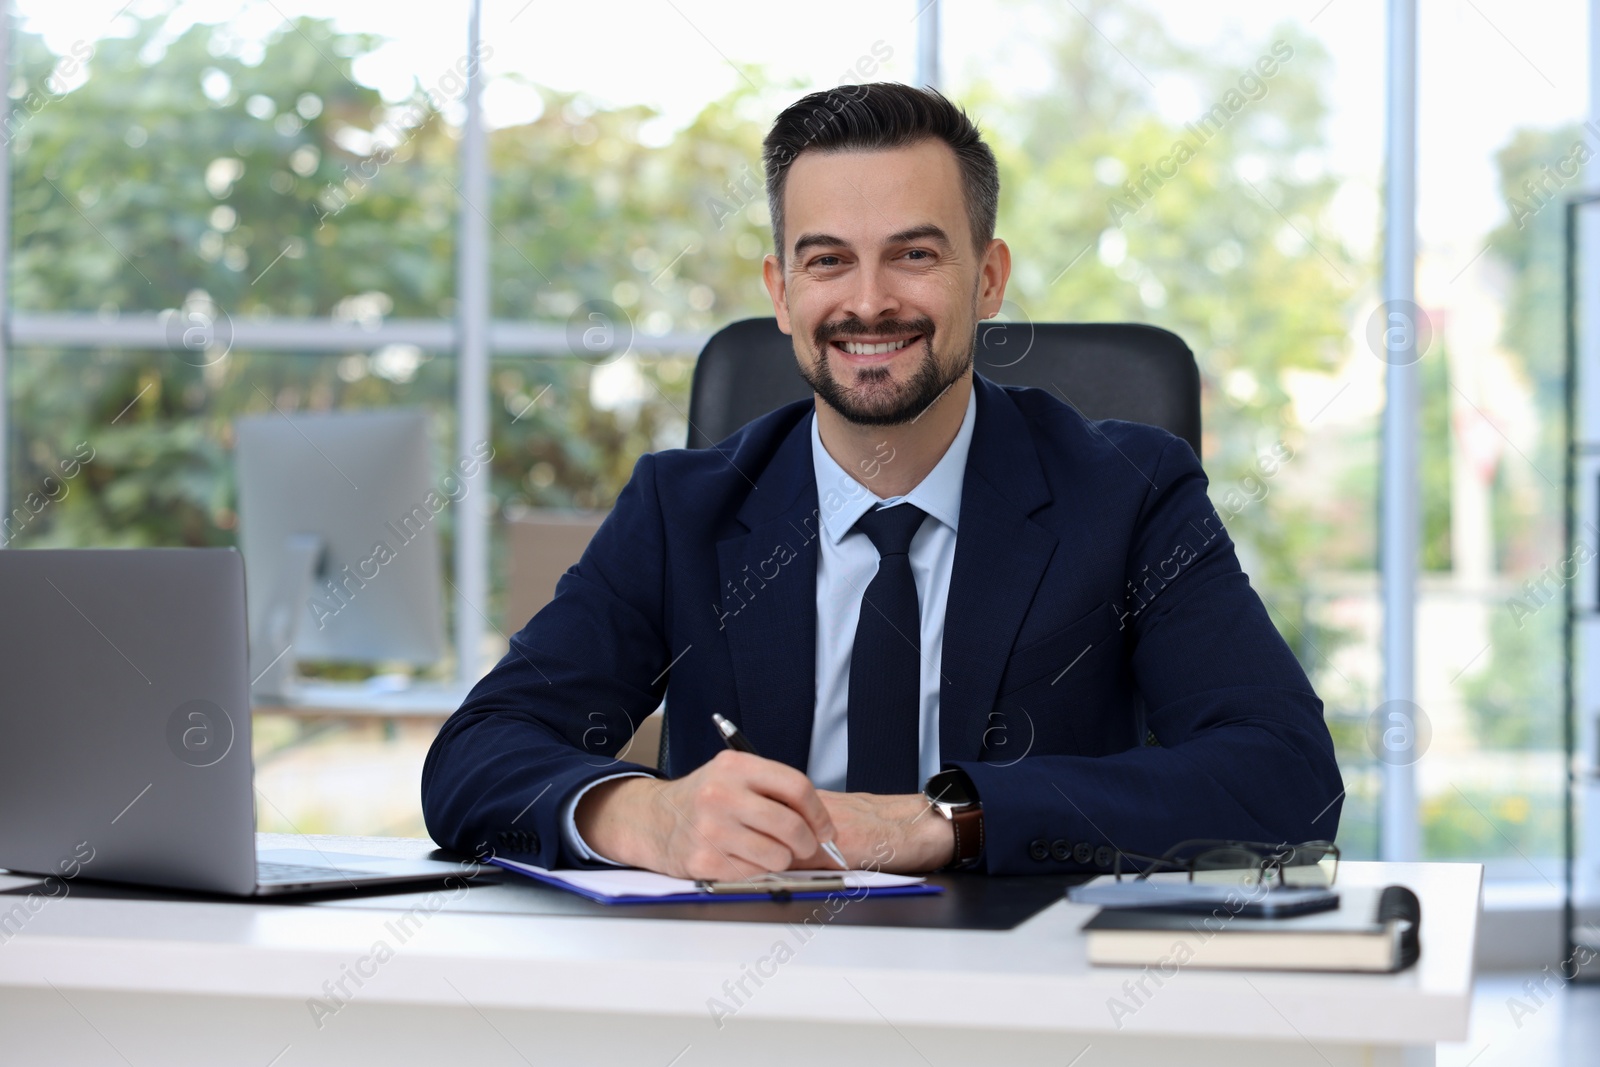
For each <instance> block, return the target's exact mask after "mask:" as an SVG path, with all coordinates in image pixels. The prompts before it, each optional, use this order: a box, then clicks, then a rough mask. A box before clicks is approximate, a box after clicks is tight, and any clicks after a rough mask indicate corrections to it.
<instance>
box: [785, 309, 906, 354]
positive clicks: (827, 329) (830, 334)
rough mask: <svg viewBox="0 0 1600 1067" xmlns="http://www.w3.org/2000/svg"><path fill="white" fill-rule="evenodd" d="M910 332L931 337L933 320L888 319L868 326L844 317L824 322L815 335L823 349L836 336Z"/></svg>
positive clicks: (858, 320) (892, 334)
mask: <svg viewBox="0 0 1600 1067" xmlns="http://www.w3.org/2000/svg"><path fill="white" fill-rule="evenodd" d="M908 333H920V334H922V336H923V337H924V338H931V337H932V336H933V320H932V319H930V318H927V317H926V316H924V317H923V318H920V319H888V320H885V321H884V322H880V323H878V324H877V325H876V326H868V325H866V324H865V323H863V322H862V321H861V320H860V319H844V320H843V321H841V322H825V323H823V324H822V325H820V326H818V327H817V328H816V331H815V333H814V336H815V339H816V342H817V349H818V351H821V350H822V349H823V348H825V347H827V344H828V342H829V341H831V340H833V339H834V338H835V337H845V336H850V337H895V336H902V337H903V336H904V335H906V334H908Z"/></svg>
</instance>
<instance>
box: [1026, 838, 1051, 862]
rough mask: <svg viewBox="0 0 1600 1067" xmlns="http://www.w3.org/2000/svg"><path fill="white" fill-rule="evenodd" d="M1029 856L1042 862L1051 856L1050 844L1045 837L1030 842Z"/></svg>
mask: <svg viewBox="0 0 1600 1067" xmlns="http://www.w3.org/2000/svg"><path fill="white" fill-rule="evenodd" d="M1028 858H1029V859H1031V860H1035V861H1038V862H1041V863H1042V862H1043V861H1045V860H1047V859H1049V858H1050V846H1049V845H1047V844H1045V843H1044V839H1043V838H1037V837H1036V838H1034V839H1033V840H1032V841H1029V842H1028Z"/></svg>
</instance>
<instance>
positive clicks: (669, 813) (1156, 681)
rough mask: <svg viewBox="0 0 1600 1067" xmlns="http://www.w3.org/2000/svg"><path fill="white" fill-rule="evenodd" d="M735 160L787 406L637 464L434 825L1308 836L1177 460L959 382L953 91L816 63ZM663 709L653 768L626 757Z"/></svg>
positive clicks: (1293, 723) (463, 716)
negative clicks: (748, 155)
mask: <svg viewBox="0 0 1600 1067" xmlns="http://www.w3.org/2000/svg"><path fill="white" fill-rule="evenodd" d="M765 161H766V166H767V194H768V199H769V204H770V207H771V212H772V223H773V239H774V249H775V254H774V255H771V256H768V257H767V258H766V261H765V263H764V264H763V277H764V280H765V282H766V286H767V290H768V292H769V293H770V294H771V296H772V305H773V309H774V311H775V312H776V314H777V318H778V324H779V326H780V327H781V328H782V329H783V330H784V331H785V332H786V333H789V334H791V335H792V336H793V338H794V351H795V359H796V362H797V365H798V368H799V372H800V374H801V375H802V376H803V377H804V378H805V380H806V381H807V383H809V384H810V386H811V388H812V390H813V392H814V394H815V396H814V399H812V400H807V401H805V402H802V403H798V404H791V405H788V406H787V407H784V408H780V409H779V410H777V411H774V412H772V413H771V414H769V415H766V416H763V417H762V418H759V419H757V420H756V421H754V422H752V423H751V424H750V425H748V426H746V427H745V428H743V429H742V430H740V431H739V432H737V433H735V434H734V435H733V436H732V437H730V438H728V439H727V440H726V441H723V442H721V443H720V444H719V445H718V446H717V447H716V448H713V449H706V450H701V451H687V450H673V451H668V452H661V453H655V454H651V455H646V456H643V457H641V458H640V460H639V462H638V465H637V466H636V467H635V469H634V474H633V477H632V479H631V480H630V482H629V483H628V485H627V487H626V488H625V489H624V491H623V493H622V495H621V496H620V497H619V499H618V501H617V505H616V508H615V510H614V511H613V512H612V513H611V515H610V516H609V517H608V518H607V520H606V522H605V523H604V524H603V525H602V527H601V528H600V530H599V532H598V533H597V534H596V535H595V538H594V540H593V542H592V543H591V545H590V546H589V549H588V550H587V551H586V552H585V553H584V556H583V558H582V560H580V561H579V563H578V564H577V565H576V566H574V567H573V568H572V569H571V570H569V571H568V572H567V574H566V575H565V576H563V578H562V579H561V582H560V584H559V586H558V588H557V592H556V597H555V599H554V600H553V601H552V602H551V603H550V605H549V606H547V607H546V608H545V609H543V610H542V611H540V613H539V614H538V615H537V616H536V617H534V618H533V619H532V620H531V621H530V622H529V623H528V625H527V626H526V627H524V628H523V629H522V630H521V631H520V632H518V633H517V634H516V635H515V636H513V637H512V639H511V651H510V652H509V654H508V655H507V656H506V657H505V659H503V660H502V661H501V662H500V664H499V665H497V666H496V667H495V669H494V670H493V671H492V672H490V674H489V675H488V676H486V677H485V678H484V679H483V681H482V682H480V683H479V684H478V686H477V687H476V688H475V689H474V690H473V692H472V693H471V695H470V696H469V697H468V698H467V701H466V702H465V703H464V704H463V705H462V707H461V709H460V710H459V711H458V712H457V713H456V714H455V715H454V716H453V717H452V718H451V719H450V721H449V722H448V723H446V724H445V727H444V728H443V730H441V732H440V734H439V737H438V739H437V740H436V741H435V743H434V746H433V749H432V751H431V752H430V753H429V755H428V760H427V764H426V766H425V767H424V770H423V807H424V813H425V815H426V817H427V821H428V828H429V831H430V832H431V833H432V834H433V836H434V838H435V839H436V840H438V841H439V842H440V843H441V844H444V845H446V846H448V847H453V848H456V849H458V850H461V851H464V852H472V853H478V852H481V851H483V850H485V849H493V850H495V851H497V852H499V853H501V854H503V855H507V856H510V857H512V858H517V859H521V860H524V861H527V862H532V863H536V864H539V865H542V866H547V867H558V866H575V865H598V864H606V863H619V864H627V865H632V866H638V867H646V868H650V869H653V870H659V871H663V872H666V873H669V874H676V875H681V876H688V877H703V878H727V877H736V876H744V875H748V874H751V873H754V872H758V871H773V870H784V869H789V868H795V867H828V866H832V864H831V863H830V862H829V861H828V860H827V858H826V856H825V854H824V853H823V852H822V851H821V845H822V844H823V843H825V842H833V843H835V844H836V845H837V846H838V848H839V849H840V850H841V851H842V853H843V855H844V856H845V858H846V860H847V862H849V863H850V864H851V865H852V866H862V865H872V866H876V867H882V868H883V869H886V870H895V871H930V870H935V869H939V868H945V867H964V868H975V869H981V870H986V871H989V872H991V873H1004V874H1016V873H1035V872H1046V871H1051V872H1055V871H1076V870H1082V871H1095V870H1104V869H1106V868H1108V867H1109V866H1110V865H1111V861H1112V857H1113V855H1114V850H1115V849H1125V850H1128V851H1130V852H1136V853H1159V852H1161V851H1163V850H1165V849H1166V848H1168V847H1169V846H1171V845H1173V844H1175V843H1177V842H1179V841H1181V840H1184V839H1188V838H1206V837H1210V838H1230V839H1235V840H1253V841H1266V842H1282V841H1286V842H1298V841H1302V840H1308V839H1312V838H1330V839H1331V838H1332V837H1334V835H1335V832H1336V830H1337V826H1338V819H1339V809H1340V800H1341V798H1342V796H1343V787H1342V785H1341V782H1340V777H1339V771H1338V768H1337V766H1336V765H1335V763H1334V758H1333V746H1332V742H1331V740H1330V738H1329V735H1328V731H1327V728H1326V726H1325V725H1324V723H1323V719H1322V705H1321V702H1320V701H1319V700H1318V699H1317V697H1316V694H1315V693H1314V692H1313V691H1312V689H1311V686H1310V684H1309V683H1308V682H1307V680H1306V677H1305V674H1304V672H1303V671H1302V670H1301V669H1300V667H1299V665H1298V664H1297V663H1296V662H1295V659H1294V657H1293V655H1292V654H1291V653H1290V651H1289V649H1288V647H1287V646H1286V645H1285V644H1284V642H1283V640H1282V639H1281V638H1280V637H1279V636H1278V633H1277V631H1276V630H1275V629H1274V628H1273V626H1272V624H1271V621H1270V620H1269V619H1268V617H1267V614H1266V611H1265V610H1264V608H1263V607H1262V604H1261V601H1260V599H1259V598H1258V597H1257V596H1256V594H1255V593H1254V592H1253V591H1252V590H1251V588H1250V584H1249V580H1248V579H1247V578H1246V576H1245V575H1244V573H1243V572H1242V571H1241V570H1240V568H1239V564H1238V560H1237V558H1236V556H1235V553H1234V550H1233V545H1232V542H1231V541H1230V539H1229V538H1228V535H1227V532H1226V531H1225V530H1224V529H1223V528H1222V523H1221V520H1220V518H1219V517H1218V516H1217V513H1216V511H1215V509H1214V508H1212V507H1211V505H1210V503H1209V502H1208V500H1207V498H1206V492H1205V489H1206V479H1205V475H1204V473H1203V472H1202V471H1201V468H1200V464H1199V462H1198V461H1197V459H1196V458H1195V455H1194V453H1193V451H1192V450H1191V449H1190V448H1189V446H1188V445H1187V444H1185V443H1184V442H1183V441H1182V440H1179V439H1178V438H1176V437H1174V436H1172V435H1171V434H1169V433H1166V432H1165V431H1162V430H1158V429H1155V428H1153V427H1149V426H1141V425H1136V424H1133V423H1126V422H1100V423H1095V422H1089V421H1087V420H1085V419H1084V418H1083V417H1082V416H1081V415H1079V414H1078V413H1077V412H1076V411H1075V410H1073V409H1072V408H1071V407H1069V406H1068V405H1066V404H1064V403H1062V402H1060V401H1059V400H1057V399H1055V398H1054V397H1052V396H1050V395H1049V394H1047V393H1044V392H1041V391H1039V390H1032V389H1011V388H1001V387H998V386H996V385H993V384H991V383H989V382H987V381H984V380H983V379H982V378H979V377H977V376H975V375H974V373H973V351H974V345H975V341H976V331H977V324H978V323H979V322H980V321H981V320H982V319H984V318H988V317H992V316H994V315H995V314H997V313H998V312H999V309H1000V304H1001V301H1002V299H1003V298H1004V296H1005V288H1006V282H1007V280H1008V278H1009V276H1010V272H1011V255H1010V251H1009V250H1008V249H1007V247H1006V244H1005V242H1004V241H1002V240H1000V239H998V238H996V237H995V236H994V229H995V217H996V211H997V206H998V201H999V194H1000V183H999V176H998V173H997V169H996V166H995V159H994V155H993V153H992V152H991V151H990V149H989V147H988V146H987V145H986V144H985V143H984V142H983V140H982V138H981V136H980V135H979V132H978V130H977V128H976V127H975V126H974V125H973V124H972V123H971V121H970V120H969V119H968V118H967V116H966V115H965V114H964V113H963V112H962V111H960V110H959V109H958V108H956V107H955V106H953V105H952V104H951V103H949V101H947V100H945V98H944V97H942V96H940V95H939V94H938V93H935V92H932V91H924V90H918V89H913V88H910V87H908V86H904V85H897V84H888V83H878V84H871V85H862V86H847V87H841V88H839V89H835V90H831V91H829V92H825V93H816V94H812V95H811V96H808V97H806V98H804V99H803V100H800V101H799V102H797V103H796V104H794V105H793V106H791V107H790V108H788V109H787V110H785V111H784V112H783V114H781V115H780V116H778V119H777V121H776V122H775V123H774V125H773V128H772V130H771V132H770V134H769V135H768V137H767V140H766V144H765ZM663 699H664V700H665V702H666V708H667V718H666V730H665V735H664V738H663V742H662V749H663V751H662V761H661V762H662V768H661V769H660V770H656V769H654V768H647V767H644V766H640V765H638V764H632V763H629V762H627V761H626V746H627V744H628V742H629V739H630V738H631V736H632V734H633V730H634V727H635V726H636V725H637V723H638V722H640V721H641V720H642V719H643V718H644V717H645V716H646V715H648V714H649V713H650V712H651V711H652V710H654V709H655V708H656V707H657V705H658V704H659V703H661V701H662V700H663ZM713 713H720V714H721V715H722V716H724V717H726V718H727V719H729V720H731V721H732V722H734V723H736V724H738V726H739V727H740V728H741V730H742V731H743V733H744V734H745V735H746V736H747V737H748V739H749V740H750V742H751V743H752V746H753V747H754V748H755V750H756V751H757V752H760V753H761V755H760V756H756V755H753V754H749V753H745V752H734V751H726V750H725V749H724V746H723V742H722V738H721V736H720V735H719V733H718V730H717V728H716V726H715V725H714V723H713V720H712V715H713Z"/></svg>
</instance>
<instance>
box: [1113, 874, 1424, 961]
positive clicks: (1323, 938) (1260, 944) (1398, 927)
mask: <svg viewBox="0 0 1600 1067" xmlns="http://www.w3.org/2000/svg"><path fill="white" fill-rule="evenodd" d="M1421 918H1422V906H1421V904H1420V903H1419V902H1418V900H1417V896H1416V894H1415V893H1413V892H1411V890H1409V889H1407V888H1405V887H1404V886H1398V885H1392V886H1389V887H1388V888H1386V889H1383V890H1378V889H1344V890H1341V896H1340V900H1339V906H1338V907H1337V908H1335V909H1333V910H1332V911H1323V912H1317V913H1316V914H1313V915H1300V916H1296V917H1294V918H1288V919H1247V918H1244V917H1242V916H1230V915H1229V914H1228V913H1227V911H1226V910H1223V909H1219V911H1218V912H1217V913H1215V914H1211V915H1195V914H1179V913H1176V912H1163V911H1155V910H1151V909H1148V908H1102V909H1101V910H1100V911H1099V912H1098V913H1097V914H1096V915H1095V916H1094V918H1092V919H1090V920H1089V921H1088V922H1087V923H1085V924H1084V926H1083V930H1084V932H1085V933H1087V934H1088V935H1089V962H1090V963H1098V964H1107V965H1111V966H1123V967H1145V966H1151V967H1160V968H1179V967H1216V968H1243V969H1252V970H1254V969H1259V970H1279V971H1377V972H1382V971H1401V970H1405V969H1406V968H1407V967H1409V966H1411V965H1412V964H1413V963H1415V962H1416V961H1417V956H1418V955H1419V954H1420V953H1421V945H1420V943H1419V941H1418V938H1417V927H1418V925H1419V924H1420V922H1421Z"/></svg>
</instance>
